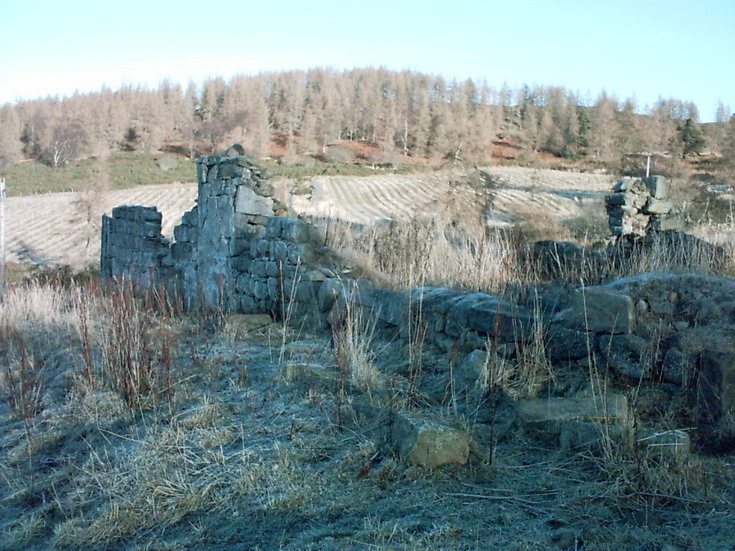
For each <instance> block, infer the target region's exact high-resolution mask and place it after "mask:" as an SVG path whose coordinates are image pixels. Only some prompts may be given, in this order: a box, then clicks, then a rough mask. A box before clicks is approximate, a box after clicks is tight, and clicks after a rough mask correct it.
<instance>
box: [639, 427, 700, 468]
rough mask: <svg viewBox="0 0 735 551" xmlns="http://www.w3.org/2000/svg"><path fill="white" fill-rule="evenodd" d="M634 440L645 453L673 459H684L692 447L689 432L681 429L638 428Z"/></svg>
mask: <svg viewBox="0 0 735 551" xmlns="http://www.w3.org/2000/svg"><path fill="white" fill-rule="evenodd" d="M636 441H637V443H638V447H639V449H641V450H642V451H643V452H644V453H645V454H646V455H649V456H650V455H652V456H655V457H659V458H661V459H668V460H674V461H683V460H686V459H687V458H688V457H689V454H690V453H691V449H692V444H691V440H690V438H689V434H688V433H687V432H685V431H683V430H654V429H640V430H638V431H637V432H636Z"/></svg>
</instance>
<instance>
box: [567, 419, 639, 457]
mask: <svg viewBox="0 0 735 551" xmlns="http://www.w3.org/2000/svg"><path fill="white" fill-rule="evenodd" d="M632 436H633V431H632V427H631V426H630V425H626V424H610V423H599V422H593V421H569V422H567V423H564V424H563V425H561V428H560V433H559V445H560V447H561V448H562V449H563V450H567V451H574V452H580V451H584V452H591V453H594V454H599V453H604V452H612V451H615V450H620V449H626V448H629V446H630V444H631V443H632Z"/></svg>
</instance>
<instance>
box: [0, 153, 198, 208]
mask: <svg viewBox="0 0 735 551" xmlns="http://www.w3.org/2000/svg"><path fill="white" fill-rule="evenodd" d="M0 176H2V177H4V178H5V181H6V186H7V194H8V196H10V197H12V196H20V195H33V194H35V193H52V192H62V191H80V190H90V189H128V188H133V187H136V186H142V185H158V184H172V183H175V182H193V181H195V180H196V166H195V164H194V162H193V161H191V160H189V159H187V158H186V157H180V156H174V155H171V154H168V153H160V154H155V155H154V154H148V153H136V152H122V153H115V154H113V155H111V156H110V157H109V158H108V159H106V160H101V159H97V158H91V159H84V160H80V161H74V162H71V163H69V164H67V165H64V166H61V167H58V168H52V167H50V166H48V165H45V164H43V163H40V162H37V161H26V162H22V163H18V164H15V165H12V166H9V167H4V168H3V169H2V170H0Z"/></svg>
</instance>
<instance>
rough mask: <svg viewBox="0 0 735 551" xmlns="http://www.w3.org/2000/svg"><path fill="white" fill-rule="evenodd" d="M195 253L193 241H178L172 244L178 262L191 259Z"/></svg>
mask: <svg viewBox="0 0 735 551" xmlns="http://www.w3.org/2000/svg"><path fill="white" fill-rule="evenodd" d="M193 253H194V246H193V245H192V244H191V243H186V242H180V241H177V242H176V243H174V244H173V245H171V254H172V255H173V258H174V260H175V261H176V262H182V261H186V260H189V259H191V257H192V255H193Z"/></svg>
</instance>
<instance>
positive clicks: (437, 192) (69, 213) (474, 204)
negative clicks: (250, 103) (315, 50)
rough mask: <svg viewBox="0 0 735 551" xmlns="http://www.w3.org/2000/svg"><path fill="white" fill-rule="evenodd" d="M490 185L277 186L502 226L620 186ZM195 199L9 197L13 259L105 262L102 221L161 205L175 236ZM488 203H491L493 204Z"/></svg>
mask: <svg viewBox="0 0 735 551" xmlns="http://www.w3.org/2000/svg"><path fill="white" fill-rule="evenodd" d="M483 171H484V172H485V173H486V174H487V175H488V176H489V177H490V179H491V183H490V185H489V186H488V185H485V186H483V187H481V188H478V185H477V182H476V181H472V178H470V177H469V176H468V175H467V174H466V173H463V172H456V171H455V172H453V171H440V172H432V173H419V174H408V175H397V174H386V175H376V176H368V177H348V176H317V177H314V178H311V179H309V180H308V181H307V182H302V183H300V184H299V188H300V189H306V190H308V193H303V192H302V193H290V191H291V190H293V189H294V184H293V182H292V181H289V180H280V181H279V182H277V183H276V186H277V189H278V194H279V196H280V197H281V198H282V199H283V200H284V201H285V202H286V203H287V204H289V205H290V206H291V207H292V208H293V209H294V210H295V211H296V212H297V213H300V214H305V215H308V216H313V217H320V218H323V217H331V218H334V219H340V220H343V221H347V222H354V223H360V224H370V223H373V222H375V221H378V220H381V219H386V218H392V219H398V220H401V219H406V218H409V217H412V216H415V215H424V214H432V215H438V214H441V213H445V214H446V215H447V216H450V217H451V216H454V215H456V214H459V213H462V212H465V213H466V212H470V211H472V210H473V209H477V208H478V207H482V206H488V207H489V211H488V214H489V216H490V220H491V221H492V222H494V223H496V224H498V225H503V224H507V223H508V222H510V221H522V220H524V219H528V218H529V217H536V218H553V219H564V218H573V217H577V216H579V215H581V214H582V213H583V212H585V209H587V208H589V207H591V209H590V210H593V211H594V210H601V209H602V196H603V195H604V193H605V192H607V191H608V190H609V189H610V187H611V185H612V182H613V178H612V177H611V176H608V175H595V174H582V173H575V172H563V171H556V170H551V169H529V168H521V167H492V168H487V169H483ZM195 199H196V185H195V184H191V183H190V184H170V185H157V186H138V187H135V188H132V189H127V190H116V191H109V192H97V193H86V194H85V193H80V192H68V193H49V194H43V195H31V196H25V197H10V198H8V199H7V204H6V212H7V260H8V262H30V263H33V264H40V265H44V264H69V265H72V266H75V267H81V266H84V265H87V264H89V263H95V262H97V261H98V257H99V220H100V217H101V216H102V214H103V213H108V214H109V213H110V212H111V210H112V208H113V207H114V206H116V205H121V204H136V205H144V206H157V207H158V210H159V211H161V212H162V213H163V233H164V235H167V236H171V235H172V233H173V227H174V226H175V225H176V224H177V223H178V222H179V220H180V217H181V215H182V214H183V213H184V212H185V211H186V210H188V209H190V208H191V207H192V206H193V205H194V202H195ZM487 201H489V202H490V203H489V204H488V203H487Z"/></svg>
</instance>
